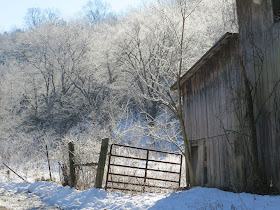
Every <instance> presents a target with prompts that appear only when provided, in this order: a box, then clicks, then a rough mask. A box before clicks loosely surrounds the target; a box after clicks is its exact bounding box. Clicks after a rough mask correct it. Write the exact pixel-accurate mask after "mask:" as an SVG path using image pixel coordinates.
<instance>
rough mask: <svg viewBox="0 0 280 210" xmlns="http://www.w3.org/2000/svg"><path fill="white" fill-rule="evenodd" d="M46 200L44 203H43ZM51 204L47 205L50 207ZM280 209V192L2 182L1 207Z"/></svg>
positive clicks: (0, 186) (0, 188)
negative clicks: (122, 189) (126, 190)
mask: <svg viewBox="0 0 280 210" xmlns="http://www.w3.org/2000/svg"><path fill="white" fill-rule="evenodd" d="M42 202H43V203H42ZM47 206H48V207H47ZM1 207H2V208H3V207H6V208H10V209H54V208H62V209H275V210H276V209H280V196H260V195H252V194H247V193H240V194H238V193H231V192H225V191H221V190H218V189H213V188H202V187H196V188H193V189H191V190H186V191H181V192H174V193H171V194H142V195H125V194H121V193H112V192H111V193H107V192H106V191H104V190H99V189H89V190H85V191H78V190H75V189H71V188H69V187H62V186H61V185H59V184H57V183H53V182H36V183H32V184H23V183H1V182H0V209H1Z"/></svg>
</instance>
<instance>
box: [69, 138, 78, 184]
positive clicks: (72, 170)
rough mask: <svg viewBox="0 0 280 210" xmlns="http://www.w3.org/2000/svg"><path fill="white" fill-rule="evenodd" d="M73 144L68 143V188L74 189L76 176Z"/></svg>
mask: <svg viewBox="0 0 280 210" xmlns="http://www.w3.org/2000/svg"><path fill="white" fill-rule="evenodd" d="M74 151H75V150H74V143H73V142H69V143H68V152H69V167H70V187H75V184H76V174H75V166H74V164H75V161H74Z"/></svg>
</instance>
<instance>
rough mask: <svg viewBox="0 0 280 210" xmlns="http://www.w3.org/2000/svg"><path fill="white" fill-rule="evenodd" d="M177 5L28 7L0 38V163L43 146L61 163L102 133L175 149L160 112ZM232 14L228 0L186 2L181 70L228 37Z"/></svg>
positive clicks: (29, 158) (172, 62)
mask: <svg viewBox="0 0 280 210" xmlns="http://www.w3.org/2000/svg"><path fill="white" fill-rule="evenodd" d="M180 9H181V8H180V7H179V4H178V1H176V0H165V1H157V2H156V3H146V4H145V5H143V7H141V8H139V9H137V10H133V11H129V12H127V13H126V14H122V15H117V14H113V13H112V12H110V10H109V7H108V5H106V4H105V3H103V2H102V1H100V0H95V1H89V2H88V4H87V5H85V6H84V7H83V9H82V10H81V13H80V14H81V15H80V17H75V18H73V19H71V20H67V21H66V20H64V19H63V18H62V17H61V16H60V13H59V11H58V10H55V9H49V10H42V9H40V8H30V9H28V11H27V13H26V17H25V21H26V28H24V29H14V30H13V31H11V32H5V33H2V34H0V123H1V126H0V151H1V159H2V160H3V161H5V162H6V163H12V164H16V165H19V166H21V165H22V164H23V163H24V165H27V163H28V162H30V163H34V161H35V162H42V159H43V158H42V157H45V154H44V151H45V150H44V148H45V145H48V146H49V148H50V149H51V150H52V154H51V156H52V157H53V158H54V159H56V160H63V159H65V157H64V156H65V152H63V151H64V146H63V145H64V144H65V143H67V142H69V141H77V142H83V144H85V145H84V147H83V151H84V153H87V154H90V153H91V151H94V150H96V151H97V150H99V148H100V147H99V146H97V145H99V144H100V141H101V139H102V138H103V137H110V138H111V141H113V142H121V143H127V144H132V145H135V146H143V145H146V146H147V145H148V146H149V147H156V148H158V149H162V148H163V147H168V146H167V145H169V143H173V145H176V146H178V147H180V146H182V144H183V142H182V140H181V132H180V128H179V124H178V122H177V120H176V118H174V116H173V115H172V113H170V111H168V110H167V109H166V107H164V106H162V104H163V102H164V100H165V96H166V95H168V94H172V95H174V94H175V93H174V92H172V91H170V87H171V86H172V85H173V84H174V83H175V82H176V73H175V72H176V71H177V69H178V65H179V60H180V53H179V50H178V47H179V46H178V45H177V43H178V42H177V40H176V39H177V38H178V34H177V33H178V32H179V31H180V29H181V28H180V27H181V26H182V25H181V17H180ZM234 11H235V5H234V4H233V2H232V1H230V0H215V1H212V0H203V1H194V0H188V8H187V14H189V15H188V17H187V20H186V27H185V29H184V30H185V34H186V35H185V36H186V38H185V42H184V46H183V50H184V57H183V61H184V62H183V69H184V70H185V71H186V70H187V69H188V68H189V67H191V66H192V65H193V64H194V63H195V62H196V61H197V60H198V59H199V58H200V57H201V55H203V53H205V52H206V51H207V50H208V49H209V48H210V47H211V46H212V45H213V44H214V43H215V42H216V41H217V40H218V39H219V38H220V37H221V36H222V35H223V34H225V33H226V32H228V31H229V32H234V31H236V28H237V27H236V14H235V12H234ZM175 98H176V94H175ZM85 142H86V143H85ZM164 142H168V144H166V143H164ZM164 149H166V148H164ZM182 150H183V149H182ZM85 158H87V157H85ZM43 162H44V161H43Z"/></svg>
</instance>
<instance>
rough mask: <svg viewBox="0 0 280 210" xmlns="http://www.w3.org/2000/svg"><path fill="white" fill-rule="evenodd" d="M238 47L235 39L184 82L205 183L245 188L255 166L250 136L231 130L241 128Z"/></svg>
mask: <svg viewBox="0 0 280 210" xmlns="http://www.w3.org/2000/svg"><path fill="white" fill-rule="evenodd" d="M236 48H237V40H236V39H233V40H231V41H230V42H229V43H228V44H227V45H225V46H224V47H223V48H222V49H221V50H220V51H219V53H217V54H216V55H215V56H214V57H212V58H211V59H210V60H209V61H208V62H207V63H206V64H205V65H204V66H203V67H202V68H201V69H199V71H198V73H196V74H195V75H194V76H193V77H192V78H190V80H188V81H187V83H185V85H184V90H185V91H184V119H185V124H186V130H187V134H188V138H189V140H190V142H191V145H198V151H199V153H198V165H197V170H196V172H195V175H196V179H197V183H198V184H199V185H202V186H209V187H219V188H230V189H233V190H234V189H236V190H241V189H242V188H243V187H244V179H245V178H246V176H248V174H249V171H250V170H251V167H250V165H249V164H248V163H249V161H248V157H246V155H244V154H248V151H247V150H248V146H247V140H246V138H244V136H242V135H237V134H234V133H233V132H231V131H238V130H239V121H238V119H237V117H236V113H235V112H236V107H235V102H234V99H235V98H237V93H238V92H240V91H242V85H241V77H240V71H239V70H238V68H237V63H236V61H235V52H236ZM204 148H206V152H205V151H204ZM205 156H206V157H205ZM205 167H206V169H205ZM205 170H207V173H205ZM205 176H207V177H205Z"/></svg>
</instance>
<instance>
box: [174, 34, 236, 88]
mask: <svg viewBox="0 0 280 210" xmlns="http://www.w3.org/2000/svg"><path fill="white" fill-rule="evenodd" d="M237 35H238V34H237V33H229V32H227V33H225V34H224V35H223V36H222V37H221V38H220V39H219V40H218V41H217V42H216V43H215V44H214V45H213V46H212V47H211V48H210V49H209V50H208V51H207V52H206V53H205V54H204V55H203V56H202V57H201V58H200V59H199V60H198V61H197V62H196V63H195V64H194V65H193V66H192V67H191V68H190V69H189V70H188V71H187V72H186V73H185V74H184V75H183V76H182V77H181V81H180V86H181V85H183V84H184V83H185V82H186V81H187V80H188V79H189V78H190V77H191V76H192V75H194V74H195V73H197V72H198V71H199V69H200V68H201V67H202V66H203V65H204V64H205V63H206V62H207V61H208V60H209V59H210V58H211V57H213V56H214V55H215V54H217V53H218V52H219V51H220V50H221V48H222V46H224V45H225V44H227V43H228V41H229V40H231V39H232V38H236V37H237ZM170 89H171V90H176V89H177V83H175V84H173V85H172V86H171V88H170Z"/></svg>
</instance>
